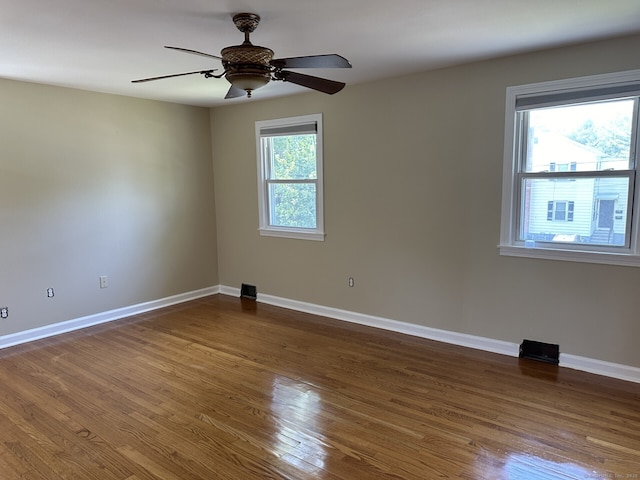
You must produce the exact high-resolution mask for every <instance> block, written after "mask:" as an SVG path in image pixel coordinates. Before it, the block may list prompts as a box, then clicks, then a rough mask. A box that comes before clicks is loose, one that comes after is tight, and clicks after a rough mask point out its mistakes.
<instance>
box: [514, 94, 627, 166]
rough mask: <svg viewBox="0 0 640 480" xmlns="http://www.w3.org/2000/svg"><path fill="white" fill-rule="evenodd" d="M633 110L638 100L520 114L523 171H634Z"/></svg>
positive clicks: (538, 110) (581, 105) (555, 108)
mask: <svg viewBox="0 0 640 480" xmlns="http://www.w3.org/2000/svg"><path fill="white" fill-rule="evenodd" d="M633 109H634V100H616V101H607V102H598V103H587V104H579V105H570V106H561V107H552V108H539V109H534V110H529V111H524V112H521V113H520V114H519V115H521V116H522V119H526V118H528V123H527V122H525V125H528V128H527V130H526V131H525V132H524V133H525V135H526V153H525V159H524V171H526V172H545V171H548V172H566V171H589V170H590V171H599V170H627V169H629V168H630V163H629V161H630V160H629V159H630V157H629V154H630V150H631V128H632V117H633Z"/></svg>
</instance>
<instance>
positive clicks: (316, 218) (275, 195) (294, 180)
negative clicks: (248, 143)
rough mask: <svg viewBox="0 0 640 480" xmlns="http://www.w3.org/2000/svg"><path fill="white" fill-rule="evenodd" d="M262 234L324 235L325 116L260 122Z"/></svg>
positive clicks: (320, 238) (258, 139)
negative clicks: (323, 157) (323, 147)
mask: <svg viewBox="0 0 640 480" xmlns="http://www.w3.org/2000/svg"><path fill="white" fill-rule="evenodd" d="M256 142H257V152H258V203H259V207H260V217H259V223H260V228H259V230H260V234H261V235H269V236H277V237H289V238H300V239H310V240H323V239H324V220H323V199H322V194H323V188H322V115H320V114H316V115H306V116H301V117H291V118H283V119H277V120H265V121H259V122H256Z"/></svg>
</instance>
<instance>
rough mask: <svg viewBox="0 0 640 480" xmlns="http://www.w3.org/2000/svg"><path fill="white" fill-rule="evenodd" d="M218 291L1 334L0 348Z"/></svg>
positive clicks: (188, 295) (160, 300) (168, 298)
mask: <svg viewBox="0 0 640 480" xmlns="http://www.w3.org/2000/svg"><path fill="white" fill-rule="evenodd" d="M216 293H220V287H219V286H215V287H208V288H203V289H201V290H194V291H192V292H186V293H181V294H179V295H173V296H171V297H166V298H161V299H159V300H153V301H151V302H145V303H139V304H137V305H132V306H130V307H124V308H117V309H115V310H109V311H107V312H101V313H96V314H95V315H88V316H86V317H80V318H75V319H72V320H67V321H64V322H60V323H55V324H53V325H45V326H44V327H38V328H33V329H30V330H24V331H22V332H17V333H11V334H8V335H3V336H0V349H2V348H7V347H12V346H14V345H19V344H21V343H27V342H32V341H34V340H40V339H41V338H46V337H52V336H54V335H60V334H61V333H67V332H72V331H74V330H80V329H82V328H87V327H91V326H93V325H99V324H101V323H107V322H112V321H114V320H119V319H121V318H125V317H130V316H132V315H138V314H140V313H144V312H149V311H151V310H157V309H159V308H164V307H168V306H170V305H175V304H178V303H183V302H187V301H189V300H195V299H197V298H202V297H206V296H208V295H214V294H216Z"/></svg>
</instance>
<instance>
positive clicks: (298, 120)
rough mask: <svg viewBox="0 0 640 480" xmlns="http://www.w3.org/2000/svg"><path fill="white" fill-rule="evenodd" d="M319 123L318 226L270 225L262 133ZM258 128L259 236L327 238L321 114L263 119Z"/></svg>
mask: <svg viewBox="0 0 640 480" xmlns="http://www.w3.org/2000/svg"><path fill="white" fill-rule="evenodd" d="M310 123H315V124H316V176H317V178H316V180H315V182H314V183H315V185H316V228H314V229H310V228H292V227H279V226H274V225H270V224H269V198H268V195H269V192H268V188H267V182H266V178H267V172H268V165H267V164H266V162H267V159H263V158H262V151H261V144H260V132H261V130H262V129H265V128H272V127H287V126H295V125H304V124H310ZM255 128H256V156H257V159H258V206H259V217H258V219H259V220H258V221H259V227H258V231H259V233H260V235H262V236H267V237H284V238H293V239H298V240H316V241H324V237H325V232H324V183H323V176H324V175H323V168H322V167H323V162H322V159H323V156H322V152H323V148H322V143H323V142H322V138H323V132H322V114H321V113H316V114H311V115H301V116H298V117H288V118H278V119H274V120H260V121H257V122H256V124H255Z"/></svg>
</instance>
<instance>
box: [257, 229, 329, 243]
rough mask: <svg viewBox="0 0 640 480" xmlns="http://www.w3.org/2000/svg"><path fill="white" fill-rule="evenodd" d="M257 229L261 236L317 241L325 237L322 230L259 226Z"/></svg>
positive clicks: (321, 240)
mask: <svg viewBox="0 0 640 480" xmlns="http://www.w3.org/2000/svg"><path fill="white" fill-rule="evenodd" d="M258 231H259V232H260V235H261V236H263V237H282V238H293V239H296V240H315V241H317V242H323V241H324V237H325V234H324V233H323V232H318V231H313V232H307V231H304V230H300V229H293V228H277V229H276V228H259V229H258Z"/></svg>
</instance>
